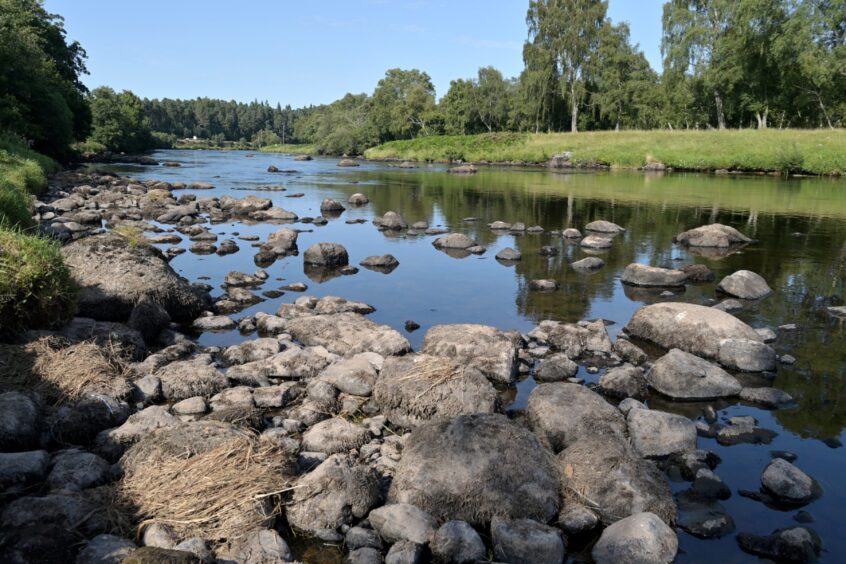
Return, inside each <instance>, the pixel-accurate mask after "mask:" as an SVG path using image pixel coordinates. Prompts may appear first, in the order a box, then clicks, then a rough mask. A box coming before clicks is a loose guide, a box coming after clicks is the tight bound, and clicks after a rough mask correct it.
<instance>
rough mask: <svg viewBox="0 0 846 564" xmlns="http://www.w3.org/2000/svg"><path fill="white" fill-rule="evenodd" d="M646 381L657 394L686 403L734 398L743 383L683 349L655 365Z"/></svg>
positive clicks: (663, 358) (661, 359)
mask: <svg viewBox="0 0 846 564" xmlns="http://www.w3.org/2000/svg"><path fill="white" fill-rule="evenodd" d="M646 380H647V382H648V383H649V386H650V387H651V388H652V389H654V390H655V391H657V392H659V393H661V394H663V395H665V396H668V397H671V398H673V399H674V400H682V401H701V400H710V399H717V398H726V397H733V396H736V395H738V394H739V393H740V390H741V385H740V382H738V381H737V379H736V378H735V377H734V376H732V375H731V374H729V373H728V372H726V371H725V370H723V369H722V368H720V367H719V366H717V365H716V364H713V363H711V362H709V361H707V360H705V359H702V358H699V357H698V356H695V355H692V354H690V353H686V352H684V351H682V350H679V349H671V350H670V352H668V353H667V354H665V355H664V356H662V357H661V358H659V359H658V360H657V361H655V363H654V364H653V365H652V369H651V370H650V371H649V372H648V373H647V375H646Z"/></svg>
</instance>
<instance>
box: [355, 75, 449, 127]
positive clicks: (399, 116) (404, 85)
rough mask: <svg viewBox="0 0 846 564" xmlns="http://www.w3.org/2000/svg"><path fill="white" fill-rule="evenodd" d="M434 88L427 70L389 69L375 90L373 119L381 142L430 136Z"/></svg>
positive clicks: (372, 110)
mask: <svg viewBox="0 0 846 564" xmlns="http://www.w3.org/2000/svg"><path fill="white" fill-rule="evenodd" d="M434 109H435V87H434V86H433V85H432V79H431V78H429V75H428V74H426V73H425V72H421V71H419V70H417V69H412V70H403V69H390V70H388V71H387V72H386V73H385V77H384V78H383V79H381V80H380V81H379V84H377V85H376V90H374V91H373V99H372V106H371V115H370V121H371V123H372V126H373V127H374V128H375V130H376V133H377V135H378V136H379V140H380V141H383V142H384V141H390V140H393V139H410V138H414V137H415V136H416V135H418V134H420V135H429V134H430V133H431V132H430V131H429V125H430V124H429V121H430V118H431V117H432V116H431V114H432V112H433V111H434Z"/></svg>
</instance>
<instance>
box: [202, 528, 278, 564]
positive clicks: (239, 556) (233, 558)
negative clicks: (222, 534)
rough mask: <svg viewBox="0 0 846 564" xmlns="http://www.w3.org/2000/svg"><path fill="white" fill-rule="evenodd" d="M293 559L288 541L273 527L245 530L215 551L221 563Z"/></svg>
mask: <svg viewBox="0 0 846 564" xmlns="http://www.w3.org/2000/svg"><path fill="white" fill-rule="evenodd" d="M293 561H294V556H293V553H292V552H291V549H290V548H289V547H288V543H287V542H285V539H283V538H282V537H281V536H279V533H277V532H276V531H274V530H273V529H259V530H255V531H250V532H247V533H246V534H245V535H243V536H240V537H239V538H237V539H236V540H234V541H231V542H230V543H229V544H228V545H227V546H226V547H225V548H224V549H223V550H219V551H218V553H217V562H221V563H227V562H243V563H244V564H277V563H279V562H293Z"/></svg>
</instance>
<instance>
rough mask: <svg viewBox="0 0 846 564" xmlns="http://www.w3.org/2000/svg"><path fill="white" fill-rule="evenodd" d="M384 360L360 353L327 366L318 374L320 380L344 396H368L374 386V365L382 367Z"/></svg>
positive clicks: (370, 354)
mask: <svg viewBox="0 0 846 564" xmlns="http://www.w3.org/2000/svg"><path fill="white" fill-rule="evenodd" d="M382 362H384V358H382V357H381V356H380V355H377V354H375V353H360V354H357V355H355V356H353V357H350V358H345V359H342V360H340V361H338V362H335V363H333V364H331V365H330V366H328V367H327V368H326V369H325V370H323V372H321V373H320V380H325V381H326V382H328V383H330V384H332V386H334V387H335V388H337V389H338V390H340V391H341V392H343V393H345V394H351V395H354V396H370V395H371V394H372V393H373V386H374V385H375V384H376V378H377V377H378V373H377V370H376V365H378V366H382Z"/></svg>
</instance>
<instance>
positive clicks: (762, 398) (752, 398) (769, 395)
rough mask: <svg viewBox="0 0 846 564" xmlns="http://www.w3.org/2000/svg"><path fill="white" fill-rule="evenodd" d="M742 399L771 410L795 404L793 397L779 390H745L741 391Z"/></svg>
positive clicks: (765, 388) (766, 388) (767, 388)
mask: <svg viewBox="0 0 846 564" xmlns="http://www.w3.org/2000/svg"><path fill="white" fill-rule="evenodd" d="M740 399H742V400H744V401H748V402H751V403H757V404H760V405H763V406H764V407H768V408H770V409H777V408H779V407H783V406H785V405H791V404H792V403H793V401H794V400H793V396H791V395H790V394H788V393H787V392H785V391H784V390H779V389H778V388H769V387H764V388H743V389H742V390H740Z"/></svg>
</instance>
